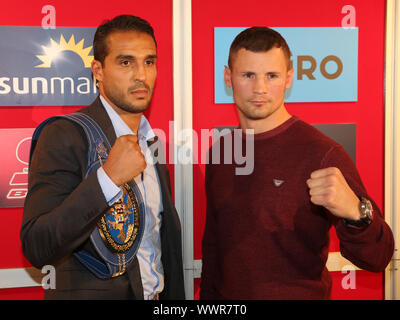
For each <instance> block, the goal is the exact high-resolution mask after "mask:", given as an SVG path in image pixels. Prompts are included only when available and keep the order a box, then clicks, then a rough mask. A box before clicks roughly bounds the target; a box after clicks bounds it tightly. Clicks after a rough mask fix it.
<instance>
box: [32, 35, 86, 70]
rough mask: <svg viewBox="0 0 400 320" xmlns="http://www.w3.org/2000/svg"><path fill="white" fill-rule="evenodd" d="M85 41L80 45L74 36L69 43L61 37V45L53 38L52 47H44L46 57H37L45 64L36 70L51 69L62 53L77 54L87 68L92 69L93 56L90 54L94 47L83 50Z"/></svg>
mask: <svg viewBox="0 0 400 320" xmlns="http://www.w3.org/2000/svg"><path fill="white" fill-rule="evenodd" d="M84 41H85V39H82V40H81V41H79V42H78V43H75V37H74V35H72V36H71V38H70V39H69V40H68V42H67V41H65V39H64V36H63V35H61V36H60V43H57V41H54V40H53V39H52V38H50V43H51V44H50V46H48V47H46V46H42V48H43V51H44V53H45V55H37V56H36V57H37V58H39V59H40V60H41V61H42V62H43V63H42V64H40V65H37V66H35V68H50V67H51V63H52V61H53V60H55V59H56V58H57V56H58V55H59V54H60V53H61V52H62V51H72V52H75V53H76V54H78V55H79V56H80V57H81V59H82V61H83V63H84V65H85V68H90V64H91V63H92V60H93V56H89V52H90V50H91V49H92V46H90V47H87V48H83V43H84Z"/></svg>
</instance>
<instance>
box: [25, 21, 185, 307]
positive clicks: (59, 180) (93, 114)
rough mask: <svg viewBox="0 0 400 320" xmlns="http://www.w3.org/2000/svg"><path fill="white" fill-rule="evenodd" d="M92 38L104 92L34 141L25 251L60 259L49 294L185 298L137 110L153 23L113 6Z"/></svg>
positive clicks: (147, 135) (150, 66)
mask: <svg viewBox="0 0 400 320" xmlns="http://www.w3.org/2000/svg"><path fill="white" fill-rule="evenodd" d="M93 47H94V61H93V62H92V72H93V75H94V77H95V78H96V81H97V83H98V87H99V92H100V96H99V97H98V98H97V99H96V100H95V101H94V102H93V104H91V105H90V106H89V107H87V108H84V109H82V110H80V111H79V112H77V113H75V114H73V117H72V118H68V119H64V118H62V119H56V120H54V121H53V122H51V123H49V124H47V125H46V126H44V129H43V130H42V132H41V133H40V136H39V139H38V140H37V144H36V147H35V144H34V143H33V144H32V145H33V147H34V150H33V149H32V151H33V154H32V158H31V164H30V171H29V191H28V195H27V197H26V201H25V207H24V215H23V221H22V228H21V241H22V247H23V252H24V254H25V256H26V257H27V258H28V260H29V261H30V262H31V263H32V264H33V265H34V266H36V267H38V268H41V267H42V266H43V265H47V264H51V265H54V266H55V268H56V289H49V290H46V291H45V298H46V299H145V300H154V299H158V298H160V299H184V297H185V295H184V285H183V264H182V249H181V227H180V221H179V217H178V215H177V212H176V209H175V207H174V205H173V202H172V199H171V190H170V180H169V179H170V178H169V172H168V169H167V167H166V165H165V163H159V162H153V161H150V160H151V159H154V156H155V155H154V154H152V151H154V153H156V152H158V153H162V152H163V151H162V150H161V144H160V142H159V141H158V139H157V137H156V136H155V134H154V132H153V131H152V129H151V127H150V124H149V122H148V121H147V119H146V118H145V116H144V115H143V112H144V111H145V110H146V109H147V108H148V106H149V104H150V102H151V98H152V95H153V89H154V84H155V81H156V75H157V69H156V61H157V47H156V41H155V37H154V33H153V29H152V27H151V26H150V24H149V23H148V22H147V21H145V20H143V19H141V18H139V17H135V16H131V15H122V16H118V17H116V18H114V19H112V20H109V21H106V22H105V23H104V24H102V25H101V26H99V27H98V29H97V31H96V34H95V37H94V44H93ZM71 119H78V122H74V121H75V120H74V121H73V120H71ZM93 122H94V124H93ZM81 123H83V124H84V125H81ZM97 126H98V127H97ZM92 127H94V128H99V129H97V131H96V130H92V129H90V128H92ZM88 128H89V129H88ZM87 132H89V133H88V134H87ZM99 132H103V133H104V136H105V138H104V139H103V138H96V139H95V141H92V140H90V137H93V136H95V134H101V133H99ZM96 137H97V136H96ZM93 139H94V138H93ZM107 141H108V143H107ZM107 145H109V148H107ZM91 152H94V159H95V161H94V162H90V159H92V156H93V154H92V153H91ZM145 155H146V158H145ZM152 157H153V158H152ZM158 159H159V156H158ZM93 168H94V169H95V170H92V169H93ZM90 170H92V171H90Z"/></svg>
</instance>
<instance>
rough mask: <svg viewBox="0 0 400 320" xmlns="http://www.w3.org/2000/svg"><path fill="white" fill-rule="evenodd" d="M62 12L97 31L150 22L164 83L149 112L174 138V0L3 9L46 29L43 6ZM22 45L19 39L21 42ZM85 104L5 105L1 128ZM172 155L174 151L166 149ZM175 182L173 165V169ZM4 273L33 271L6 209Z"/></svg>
mask: <svg viewBox="0 0 400 320" xmlns="http://www.w3.org/2000/svg"><path fill="white" fill-rule="evenodd" d="M45 5H52V6H54V7H55V9H56V27H57V26H59V27H97V26H98V25H99V24H101V23H102V22H103V20H105V19H110V18H113V17H115V16H117V15H119V14H133V15H137V16H139V17H141V18H144V19H146V20H147V21H149V22H150V24H151V25H152V26H153V28H154V31H155V36H156V39H157V45H158V56H159V59H158V79H159V80H158V81H157V83H156V89H155V92H154V97H153V102H152V105H151V107H150V109H149V110H148V112H146V116H147V117H148V119H149V121H150V123H151V125H152V127H153V128H159V129H162V130H164V132H165V133H166V134H167V138H168V121H169V120H172V119H173V96H172V94H173V91H172V1H171V0H153V1H152V2H151V5H149V3H148V2H145V1H142V2H138V1H134V2H133V1H129V0H119V1H117V2H115V1H106V0H98V1H78V0H70V1H62V0H59V1H48V0H45V1H43V0H31V1H22V0H17V1H4V2H2V8H1V10H0V24H1V25H3V26H41V23H42V18H43V17H44V16H45V14H42V13H41V11H42V7H43V6H45ZM16 41H18V39H16ZM81 107H83V106H72V107H57V106H46V107H41V106H35V107H0V128H34V127H36V126H37V125H38V124H39V123H40V122H41V121H42V120H44V119H46V118H48V117H50V116H52V115H56V114H64V113H71V112H73V111H76V110H78V109H80V108H81ZM166 152H168V149H167V150H166ZM169 168H170V173H171V178H173V166H169ZM0 216H1V219H2V223H1V224H0V234H1V241H0V252H1V253H2V254H1V255H0V269H3V268H22V267H29V266H30V264H29V262H28V261H27V260H26V259H25V258H24V257H23V255H22V252H21V243H20V240H19V230H20V226H21V219H22V208H2V209H0ZM42 297H43V291H42V289H41V287H37V288H16V289H0V299H41V298H42Z"/></svg>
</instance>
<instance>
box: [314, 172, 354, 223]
mask: <svg viewBox="0 0 400 320" xmlns="http://www.w3.org/2000/svg"><path fill="white" fill-rule="evenodd" d="M307 185H308V187H309V188H310V196H311V199H310V200H311V202H312V203H314V204H316V205H319V206H323V207H325V208H326V209H328V210H329V211H330V212H331V213H332V214H333V215H335V216H337V217H339V218H345V219H350V220H358V219H360V211H359V207H358V206H359V203H360V200H359V199H358V197H357V196H356V195H355V193H354V192H353V190H351V188H350V187H349V185H348V184H347V182H346V179H345V178H344V176H343V174H342V172H341V171H340V170H339V169H338V168H334V167H331V168H325V169H320V170H316V171H314V172H313V173H311V177H310V179H308V180H307Z"/></svg>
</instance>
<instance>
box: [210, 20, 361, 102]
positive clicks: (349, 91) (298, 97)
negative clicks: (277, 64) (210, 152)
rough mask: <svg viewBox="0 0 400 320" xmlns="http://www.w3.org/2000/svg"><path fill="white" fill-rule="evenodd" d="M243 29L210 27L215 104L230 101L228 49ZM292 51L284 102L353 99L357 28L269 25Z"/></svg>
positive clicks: (356, 66)
mask: <svg viewBox="0 0 400 320" xmlns="http://www.w3.org/2000/svg"><path fill="white" fill-rule="evenodd" d="M244 29H246V28H236V27H235V28H214V48H215V49H214V50H215V56H214V63H215V65H214V77H215V103H233V95H232V89H231V88H228V87H226V86H225V83H224V66H226V65H228V56H229V48H230V45H231V43H232V41H233V40H234V38H235V37H236V35H238V34H239V33H240V32H241V31H243V30H244ZM273 29H274V30H276V31H278V32H279V33H280V34H281V35H282V36H283V37H284V38H285V40H286V42H287V43H288V45H289V48H290V50H291V52H292V63H293V68H294V77H293V83H292V87H291V88H290V89H289V90H287V92H286V96H285V98H286V99H285V101H286V102H333V101H357V81H358V77H357V72H358V28H347V29H345V28H340V27H338V28H336V27H332V28H273Z"/></svg>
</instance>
